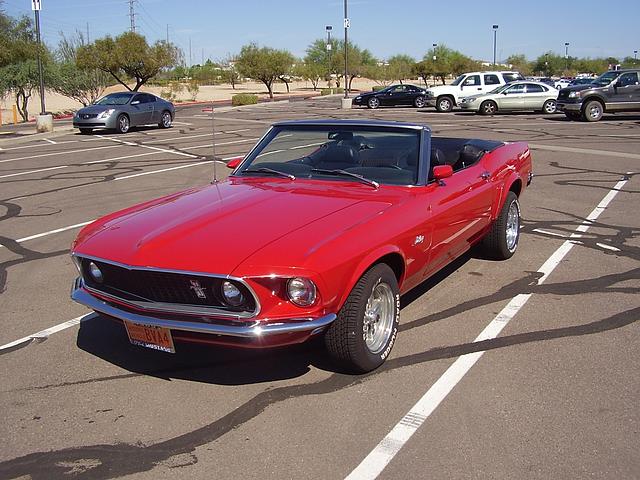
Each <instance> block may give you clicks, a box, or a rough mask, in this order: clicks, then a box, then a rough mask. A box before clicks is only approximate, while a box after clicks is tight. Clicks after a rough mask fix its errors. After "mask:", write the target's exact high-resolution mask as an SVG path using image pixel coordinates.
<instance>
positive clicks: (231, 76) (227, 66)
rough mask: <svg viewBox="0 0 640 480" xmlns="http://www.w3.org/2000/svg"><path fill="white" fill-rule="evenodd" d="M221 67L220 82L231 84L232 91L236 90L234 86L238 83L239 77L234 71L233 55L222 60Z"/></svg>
mask: <svg viewBox="0 0 640 480" xmlns="http://www.w3.org/2000/svg"><path fill="white" fill-rule="evenodd" d="M221 63H222V67H221V71H220V73H221V75H222V80H223V81H224V82H226V83H230V84H231V88H232V89H233V90H235V89H236V85H237V84H238V83H239V82H240V75H239V74H238V70H237V69H236V57H235V55H227V57H226V58H225V59H224V61H223V62H221Z"/></svg>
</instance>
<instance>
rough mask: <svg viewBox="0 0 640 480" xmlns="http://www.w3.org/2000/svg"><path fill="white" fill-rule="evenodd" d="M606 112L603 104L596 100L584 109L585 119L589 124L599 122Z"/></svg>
mask: <svg viewBox="0 0 640 480" xmlns="http://www.w3.org/2000/svg"><path fill="white" fill-rule="evenodd" d="M603 113H604V110H603V108H602V104H601V103H600V102H598V101H596V100H592V101H590V102H588V103H587V105H586V106H585V107H584V118H585V120H587V121H589V122H597V121H598V120H600V119H601V118H602V114H603Z"/></svg>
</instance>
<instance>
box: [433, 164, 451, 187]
mask: <svg viewBox="0 0 640 480" xmlns="http://www.w3.org/2000/svg"><path fill="white" fill-rule="evenodd" d="M451 175H453V167H452V166H451V165H436V166H435V167H433V178H435V179H436V180H437V181H438V183H440V182H442V180H444V179H445V178H449V177H450V176H451Z"/></svg>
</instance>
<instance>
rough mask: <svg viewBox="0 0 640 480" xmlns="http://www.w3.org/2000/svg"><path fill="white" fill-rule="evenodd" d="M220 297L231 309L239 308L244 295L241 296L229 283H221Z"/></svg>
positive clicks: (237, 289)
mask: <svg viewBox="0 0 640 480" xmlns="http://www.w3.org/2000/svg"><path fill="white" fill-rule="evenodd" d="M222 297H223V298H224V301H225V302H226V303H227V304H228V305H230V306H232V307H239V306H240V305H242V303H243V302H244V295H242V292H241V291H240V289H239V288H238V287H236V286H235V285H234V284H233V283H231V282H223V283H222Z"/></svg>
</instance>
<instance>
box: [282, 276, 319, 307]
mask: <svg viewBox="0 0 640 480" xmlns="http://www.w3.org/2000/svg"><path fill="white" fill-rule="evenodd" d="M286 293H287V298H288V299H289V301H290V302H291V303H293V304H294V305H296V306H298V307H310V306H312V305H313V304H315V303H316V301H317V300H318V287H317V286H316V284H315V283H314V281H313V280H311V279H310V278H306V277H292V278H290V279H289V280H287V285H286Z"/></svg>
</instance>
